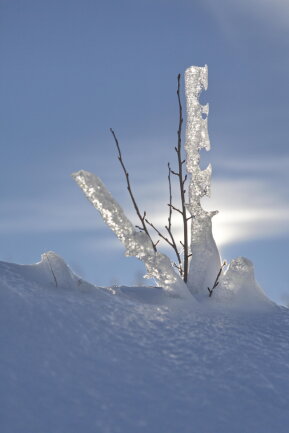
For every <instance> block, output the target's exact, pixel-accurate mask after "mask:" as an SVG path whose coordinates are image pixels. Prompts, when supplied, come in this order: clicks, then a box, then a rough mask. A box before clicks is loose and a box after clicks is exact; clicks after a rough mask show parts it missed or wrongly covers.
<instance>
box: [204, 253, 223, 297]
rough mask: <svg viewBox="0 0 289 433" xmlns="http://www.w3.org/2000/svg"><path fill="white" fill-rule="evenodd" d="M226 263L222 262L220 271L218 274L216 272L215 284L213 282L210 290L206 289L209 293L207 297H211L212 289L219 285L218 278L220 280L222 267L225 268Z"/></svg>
mask: <svg viewBox="0 0 289 433" xmlns="http://www.w3.org/2000/svg"><path fill="white" fill-rule="evenodd" d="M226 264H227V263H226V261H224V262H223V263H222V265H221V267H220V270H219V272H218V275H217V276H216V279H215V282H214V284H213V287H212V288H211V289H210V287H208V291H209V297H211V296H212V294H213V291H214V289H215V288H216V287H217V285H218V284H219V278H220V275H221V273H222V270H223V268H224V266H226Z"/></svg>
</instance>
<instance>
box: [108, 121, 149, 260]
mask: <svg viewBox="0 0 289 433" xmlns="http://www.w3.org/2000/svg"><path fill="white" fill-rule="evenodd" d="M110 132H111V133H112V135H113V138H114V141H115V144H116V147H117V151H118V160H119V162H120V164H121V166H122V169H123V172H124V174H125V177H126V184H127V190H128V192H129V195H130V198H131V201H132V203H133V206H134V208H135V211H136V213H137V216H138V217H139V219H140V221H141V225H142V227H138V226H136V227H137V228H139V229H140V230H142V231H144V232H145V233H146V234H147V235H148V237H149V239H150V241H151V243H152V246H153V249H154V251H155V252H156V251H157V248H156V245H157V244H156V243H154V241H153V240H152V238H151V236H150V234H149V231H148V229H147V226H146V212H144V214H143V215H142V214H141V213H140V210H139V207H138V205H137V203H136V200H135V198H134V195H133V192H132V189H131V186H130V180H129V173H128V172H127V170H126V168H125V165H124V162H123V159H122V154H121V150H120V146H119V142H118V139H117V137H116V135H115V132H114V131H113V129H112V128H110Z"/></svg>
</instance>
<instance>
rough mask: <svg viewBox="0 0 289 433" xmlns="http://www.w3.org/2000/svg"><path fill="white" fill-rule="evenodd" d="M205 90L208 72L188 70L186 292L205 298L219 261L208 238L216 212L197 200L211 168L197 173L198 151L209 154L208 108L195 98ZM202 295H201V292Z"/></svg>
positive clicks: (205, 192)
mask: <svg viewBox="0 0 289 433" xmlns="http://www.w3.org/2000/svg"><path fill="white" fill-rule="evenodd" d="M207 87H208V68H207V66H204V67H197V66H191V67H190V68H188V69H187V70H186V72H185V90H186V102H187V124H186V143H185V150H186V153H187V159H186V167H187V172H188V173H189V174H190V175H191V179H190V185H189V203H188V205H187V209H188V211H189V212H190V214H191V216H192V223H191V252H192V258H191V262H190V269H189V276H188V283H187V284H188V288H189V289H190V291H191V292H192V293H194V294H197V293H200V292H203V293H206V294H207V292H206V291H207V287H212V284H213V282H214V280H215V278H216V275H217V274H218V272H219V269H220V266H221V261H220V256H219V252H218V249H217V246H216V243H215V241H214V238H213V235H212V221H211V219H212V217H213V216H214V215H215V214H216V213H217V211H213V212H208V211H206V210H204V209H203V208H202V206H201V199H202V197H204V196H209V195H210V181H211V172H212V168H211V165H209V166H208V167H207V168H206V169H205V170H201V169H200V166H199V162H200V150H201V149H206V150H210V140H209V134H208V114H209V106H208V104H206V105H201V104H200V102H199V96H200V93H201V91H202V90H207ZM204 291H205V292H204Z"/></svg>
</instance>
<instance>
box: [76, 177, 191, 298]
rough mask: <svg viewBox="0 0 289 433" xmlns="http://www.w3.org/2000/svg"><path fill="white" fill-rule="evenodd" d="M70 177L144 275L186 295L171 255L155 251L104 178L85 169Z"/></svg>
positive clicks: (160, 284) (164, 286)
mask: <svg viewBox="0 0 289 433" xmlns="http://www.w3.org/2000/svg"><path fill="white" fill-rule="evenodd" d="M72 177H73V178H74V179H75V181H76V182H77V184H78V185H79V186H80V188H81V189H82V190H83V192H84V194H85V195H86V197H87V198H88V200H89V201H90V202H91V203H92V204H93V206H94V207H95V208H96V209H97V210H98V211H99V212H100V214H101V216H102V218H103V220H104V222H105V223H106V224H107V225H108V227H109V228H110V229H111V230H112V231H113V232H114V233H115V234H116V236H117V237H118V239H119V240H120V241H121V242H122V243H123V245H124V246H125V248H126V252H125V254H126V255H127V256H135V257H137V258H138V259H139V260H142V261H143V262H144V264H145V266H146V269H147V276H146V277H147V278H154V279H155V281H156V283H157V284H158V285H159V286H161V287H163V288H164V289H166V290H168V291H169V292H171V293H175V294H178V295H182V296H188V291H187V288H186V285H185V284H184V282H183V280H182V279H181V278H180V276H179V275H178V274H177V273H176V272H175V271H174V269H173V267H172V264H171V261H170V259H169V258H168V257H167V256H166V255H165V254H162V253H160V252H155V251H154V249H153V247H152V243H151V241H150V239H149V237H148V236H147V234H146V233H144V232H140V231H137V230H136V229H135V227H134V225H133V224H132V223H131V221H130V220H129V219H128V218H127V217H126V215H125V214H124V211H123V210H122V208H121V206H120V205H119V204H118V203H117V202H116V201H115V199H114V198H113V197H112V195H111V193H110V192H109V191H108V190H107V188H106V187H105V185H104V184H103V182H102V181H101V180H100V179H99V178H98V177H97V176H95V175H94V174H92V173H89V172H88V171H84V170H80V171H78V172H77V173H73V174H72Z"/></svg>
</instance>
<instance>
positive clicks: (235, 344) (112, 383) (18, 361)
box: [0, 252, 289, 433]
mask: <svg viewBox="0 0 289 433" xmlns="http://www.w3.org/2000/svg"><path fill="white" fill-rule="evenodd" d="M250 266H251V267H252V265H251V264H250V262H246V261H245V259H241V258H240V259H237V260H236V261H235V262H234V264H231V265H230V267H231V269H229V270H228V271H227V274H228V273H229V272H230V273H231V277H230V278H229V279H228V275H227V281H225V280H223V281H222V286H220V287H217V288H216V289H215V291H214V294H213V296H212V297H211V298H209V297H208V298H207V302H200V303H196V302H190V301H189V299H188V298H187V299H184V298H181V297H179V298H178V297H172V296H169V295H168V292H167V291H164V290H163V289H161V288H155V287H148V288H144V287H131V288H128V287H111V288H99V287H95V286H93V285H91V284H89V283H86V282H84V281H83V280H81V279H80V278H79V277H77V276H75V275H74V274H73V273H72V271H71V270H70V269H69V268H68V267H67V265H66V264H65V263H64V261H63V260H62V259H60V258H59V257H58V256H56V255H55V254H54V253H51V252H50V253H47V254H45V255H43V256H42V261H41V262H40V263H38V264H36V265H16V264H11V263H4V262H1V263H0V320H1V326H0V330H1V331H0V338H1V354H0V376H1V377H0V384H1V388H0V389H1V392H0V431H1V432H3V433H26V432H27V433H80V432H84V433H136V432H146V433H179V432H182V433H192V432H193V433H194V432H196V433H259V432H260V433H272V432H278V433H287V432H288V429H289V398H288V391H289V311H288V309H286V308H283V307H278V306H276V305H274V304H273V303H270V302H269V301H268V300H267V299H266V298H265V297H264V296H263V295H262V293H261V291H260V292H258V290H257V289H256V288H253V289H252V290H251V289H250V284H253V286H254V284H255V282H254V280H252V275H253V273H252V272H253V271H252V269H251V268H250ZM250 269H251V270H250ZM240 273H241V274H242V275H243V282H245V281H246V283H247V289H246V291H245V293H244V296H243V299H242V301H240V298H239V297H238V289H237V290H235V288H236V287H237V286H238V284H239V283H240V278H239V275H240ZM229 276H230V274H229ZM234 278H235V280H234ZM232 281H233V282H232ZM237 283H238V284H237ZM239 289H240V288H239ZM243 289H244V287H243ZM240 290H241V289H240ZM224 292H226V293H227V294H228V293H229V294H230V296H224ZM191 298H192V299H193V297H191ZM254 299H255V302H253V300H254ZM249 307H251V308H249Z"/></svg>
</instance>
